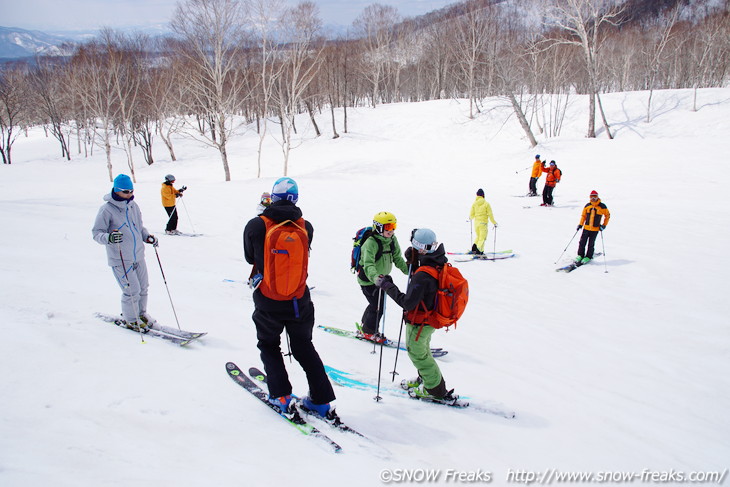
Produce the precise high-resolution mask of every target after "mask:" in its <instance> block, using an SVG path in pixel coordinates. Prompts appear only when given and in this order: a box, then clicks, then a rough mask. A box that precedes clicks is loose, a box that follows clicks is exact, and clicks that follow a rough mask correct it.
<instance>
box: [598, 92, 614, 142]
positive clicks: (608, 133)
mask: <svg viewBox="0 0 730 487" xmlns="http://www.w3.org/2000/svg"><path fill="white" fill-rule="evenodd" d="M596 99H597V100H598V109H599V111H600V112H601V120H602V121H603V128H605V129H606V135H608V138H609V139H610V140H613V135H611V128H610V126H609V125H608V121H607V120H606V113H605V112H604V111H603V103H601V97H600V96H599V95H598V93H596Z"/></svg>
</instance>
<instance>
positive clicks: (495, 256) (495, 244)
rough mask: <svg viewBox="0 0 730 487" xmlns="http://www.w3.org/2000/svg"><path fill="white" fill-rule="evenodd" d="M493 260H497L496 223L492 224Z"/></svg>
mask: <svg viewBox="0 0 730 487" xmlns="http://www.w3.org/2000/svg"><path fill="white" fill-rule="evenodd" d="M493 257H494V258H493V259H492V260H493V261H494V262H497V225H494V256H493Z"/></svg>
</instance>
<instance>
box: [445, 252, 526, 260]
mask: <svg viewBox="0 0 730 487" xmlns="http://www.w3.org/2000/svg"><path fill="white" fill-rule="evenodd" d="M447 254H449V255H459V256H464V257H457V258H455V259H454V262H471V261H474V260H501V259H509V258H511V257H514V256H515V253H514V251H512V250H500V251H499V252H484V253H483V254H472V253H471V252H447Z"/></svg>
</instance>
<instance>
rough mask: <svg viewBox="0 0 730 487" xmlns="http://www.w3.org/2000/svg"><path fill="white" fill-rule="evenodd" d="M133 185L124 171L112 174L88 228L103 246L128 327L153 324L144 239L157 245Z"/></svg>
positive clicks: (145, 241) (133, 327)
mask: <svg viewBox="0 0 730 487" xmlns="http://www.w3.org/2000/svg"><path fill="white" fill-rule="evenodd" d="M133 200H134V186H133V185H132V180H131V179H130V178H129V176H127V175H126V174H120V175H118V176H117V177H116V178H114V186H113V187H112V190H111V192H110V193H109V194H106V195H104V201H106V203H104V204H103V205H102V206H101V208H99V213H98V214H97V215H96V221H94V228H93V229H92V230H91V232H92V234H93V236H94V240H96V241H97V242H99V243H100V244H101V245H104V246H106V256H107V261H108V263H109V266H110V267H111V268H112V272H113V273H114V278H115V279H116V280H117V283H118V284H119V287H121V288H122V316H123V317H124V320H125V321H126V322H127V324H128V327H129V328H132V329H138V327H142V328H144V327H146V326H148V325H149V326H150V327H152V326H153V325H154V324H155V323H156V322H155V320H154V319H152V317H151V316H149V315H148V314H147V289H148V287H149V280H148V277H147V265H146V264H145V260H144V245H143V243H148V244H152V245H154V246H155V247H157V237H155V236H154V235H152V234H151V233H150V232H148V231H147V229H146V228H145V227H144V225H143V224H142V212H141V211H140V209H139V206H138V205H137V203H135V202H134V201H133Z"/></svg>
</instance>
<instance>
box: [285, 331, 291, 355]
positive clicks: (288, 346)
mask: <svg viewBox="0 0 730 487" xmlns="http://www.w3.org/2000/svg"><path fill="white" fill-rule="evenodd" d="M284 335H285V336H286V349H287V350H288V351H289V353H285V354H284V356H285V357H289V363H292V359H291V356H292V353H291V346H290V345H289V330H287V329H286V328H284Z"/></svg>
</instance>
